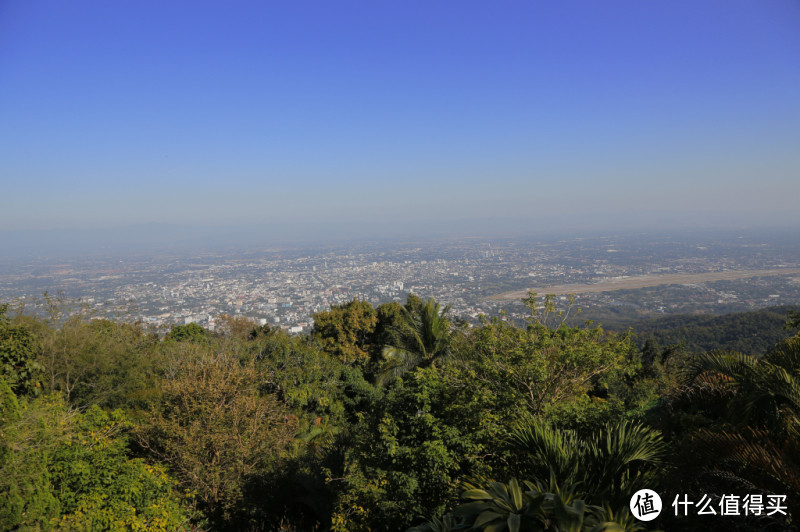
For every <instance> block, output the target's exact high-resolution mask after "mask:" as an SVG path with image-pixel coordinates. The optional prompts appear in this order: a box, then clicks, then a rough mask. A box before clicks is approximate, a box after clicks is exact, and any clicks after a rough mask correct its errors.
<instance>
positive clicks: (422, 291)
mask: <svg viewBox="0 0 800 532" xmlns="http://www.w3.org/2000/svg"><path fill="white" fill-rule="evenodd" d="M798 242H800V239H798V233H797V232H796V231H768V232H765V231H738V232H737V231H733V232H732V231H706V232H681V233H672V234H668V233H646V232H645V233H621V234H613V235H607V236H597V235H595V236H584V237H576V236H572V237H563V236H562V237H551V238H540V239H532V238H528V239H521V238H499V237H496V238H492V239H487V238H485V237H473V238H460V239H456V238H448V239H442V240H428V241H420V240H415V241H412V242H408V241H403V240H393V241H383V242H368V241H356V242H350V243H347V244H339V245H329V246H324V245H323V244H317V245H314V246H310V245H309V246H297V245H295V246H284V247H274V248H272V249H269V248H267V249H260V250H259V249H248V250H241V249H240V250H233V249H228V250H226V251H224V252H221V251H219V250H217V251H206V252H203V253H197V252H195V253H181V254H176V253H174V252H173V253H155V254H149V255H141V254H133V253H129V254H124V255H120V254H116V255H95V256H92V257H72V258H68V259H65V258H64V257H57V258H51V259H49V260H42V259H37V260H35V261H30V260H29V259H28V260H22V259H19V260H15V261H10V260H9V261H3V262H0V298H2V299H3V300H6V301H14V302H16V303H17V304H22V305H24V306H25V307H26V310H28V311H39V312H43V311H44V305H45V301H44V299H43V298H42V295H43V293H44V292H48V294H49V295H50V296H54V297H55V296H56V295H58V294H61V295H62V296H63V297H65V298H67V299H71V300H72V301H73V303H78V300H81V301H82V302H83V303H84V304H85V306H86V311H87V312H89V313H90V315H91V316H93V317H97V318H99V317H105V318H115V319H122V320H126V321H140V322H142V323H144V324H145V325H150V326H152V327H153V328H156V329H161V330H163V331H166V330H167V329H168V328H169V327H170V326H172V325H175V324H187V323H199V324H200V325H202V326H204V327H207V328H210V329H212V330H213V329H214V327H215V323H216V320H217V318H218V317H219V316H220V315H223V314H225V315H230V316H240V317H246V318H250V319H252V320H253V321H255V322H258V323H260V324H267V323H269V324H270V325H274V326H278V327H281V328H283V329H284V330H287V331H289V332H291V333H301V332H306V333H308V332H310V330H311V329H312V327H313V319H312V315H313V314H314V313H315V312H319V311H323V310H328V309H329V308H330V307H331V306H332V305H340V304H343V303H347V302H349V301H351V300H353V299H358V300H365V301H369V302H371V303H372V304H374V305H378V304H380V303H386V302H391V301H397V302H405V300H406V297H407V296H408V294H410V293H413V294H415V295H417V296H421V297H424V298H427V297H433V298H436V299H437V300H439V301H441V302H442V303H443V304H447V305H450V306H451V307H452V311H453V314H454V315H455V316H457V317H459V318H461V319H463V320H466V321H468V322H472V323H476V322H477V321H478V319H479V316H481V315H485V316H499V315H503V316H505V318H506V319H520V320H521V319H522V318H523V317H524V316H525V315H526V313H527V311H526V310H525V308H524V306H523V305H522V303H521V300H522V298H524V297H526V293H527V291H528V290H533V291H535V292H536V293H538V294H539V296H540V297H541V296H544V295H546V294H550V293H552V294H554V295H556V296H558V302H559V306H560V307H562V308H563V309H564V310H567V308H568V307H570V306H573V307H575V308H573V309H571V310H572V311H577V309H578V308H579V309H580V310H581V313H580V314H578V313H577V312H576V314H575V315H574V318H575V319H580V320H584V319H590V318H591V319H595V320H599V321H601V322H611V323H620V322H622V323H624V322H625V320H631V319H634V318H643V317H654V316H659V315H665V314H677V313H711V314H720V313H725V312H733V311H743V310H752V309H756V308H761V307H765V306H769V305H785V304H798V303H800V245H798ZM570 294H572V295H574V296H575V301H574V303H572V305H570V304H569V303H568V302H567V299H568V297H567V296H568V295H570Z"/></svg>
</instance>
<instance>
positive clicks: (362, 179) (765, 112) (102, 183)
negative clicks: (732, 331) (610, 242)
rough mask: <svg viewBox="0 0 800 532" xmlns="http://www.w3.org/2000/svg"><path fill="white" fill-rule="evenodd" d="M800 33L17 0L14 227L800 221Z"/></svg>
mask: <svg viewBox="0 0 800 532" xmlns="http://www.w3.org/2000/svg"><path fill="white" fill-rule="evenodd" d="M798 27H800V4H798V3H796V2H789V1H777V2H770V3H752V2H730V1H724V2H723V1H710V2H703V3H699V4H698V3H696V2H669V3H666V2H665V3H653V2H647V3H643V2H632V1H630V2H619V3H616V4H614V8H613V9H612V8H610V7H609V5H608V4H598V3H593V2H559V3H557V4H532V3H529V2H506V3H501V4H492V5H491V6H489V5H487V4H484V3H478V2H463V3H462V2H460V3H458V4H430V3H421V2H418V3H413V2H412V3H408V2H404V3H402V4H396V5H384V4H374V3H364V2H348V3H337V4H331V3H320V2H307V3H302V2H300V3H291V4H284V3H281V4H275V3H269V4H261V3H255V2H240V3H233V4H231V3H227V4H224V5H222V4H218V3H211V2H191V3H190V2H186V1H176V2H169V3H166V4H165V3H163V2H153V1H143V2H137V3H135V4H130V5H123V4H114V3H111V4H109V3H101V2H92V1H75V2H69V3H48V4H46V5H45V4H37V3H31V2H24V1H22V0H8V1H6V2H3V3H2V4H0V116H2V117H3V118H2V120H0V175H2V176H3V178H2V184H3V189H4V190H3V194H2V196H1V197H0V246H2V247H3V249H4V250H5V251H4V253H8V254H14V253H17V252H19V250H20V249H23V252H24V249H27V250H28V251H30V250H42V249H47V247H48V246H56V247H59V248H65V249H68V248H69V246H70V245H80V247H81V248H83V247H87V246H88V247H87V249H88V248H89V247H91V244H92V238H95V239H99V240H97V241H95V242H94V244H95V247H98V246H100V247H101V246H103V245H107V244H106V242H108V243H113V242H114V241H115V239H117V240H122V241H124V240H125V239H129V240H131V239H132V240H131V241H136V242H142V243H143V245H146V244H147V243H148V241H147V235H146V232H147V231H146V230H144V231H142V230H141V229H139V231H141V232H142V233H143V234H139V235H137V234H136V232H137V228H141V227H143V226H145V227H146V226H147V224H150V227H157V228H161V229H157V230H156V232H159V233H161V232H163V234H155V235H151V237H152V239H151V241H150V243H151V244H152V245H169V243H170V242H169V238H174V239H183V238H185V239H187V240H188V241H187V242H183V243H177V242H176V245H184V244H185V245H193V244H192V243H193V242H197V243H198V245H202V244H204V243H208V242H206V241H205V240H204V238H206V237H209V238H210V241H212V240H213V241H214V242H216V241H223V242H224V239H225V238H234V239H241V240H243V241H244V240H246V239H247V238H252V237H253V236H255V237H259V235H260V236H263V239H264V241H268V240H270V239H271V240H276V239H277V240H280V239H286V240H290V239H300V240H309V241H311V240H313V241H322V240H325V239H346V238H378V237H394V236H404V235H405V236H409V237H411V236H414V235H425V234H433V235H447V234H454V235H455V234H461V235H463V234H467V233H479V234H487V235H488V234H508V233H511V234H520V233H524V232H526V231H528V232H531V233H533V234H536V233H537V232H545V233H548V232H549V233H552V232H554V231H575V232H580V231H583V230H590V231H598V230H609V231H614V230H621V229H647V230H655V229H663V230H667V229H675V228H677V229H686V228H693V227H697V228H737V227H742V228H745V227H786V228H791V227H794V226H800V209H798V208H797V206H796V203H797V198H798V197H800V176H798V169H799V168H800V150H798V149H797V146H800V100H798V98H797V94H798V93H800V32H797V28H798ZM164 227H171V228H172V229H169V230H163V228H164ZM176 227H179V228H182V229H180V230H175V228H176ZM243 228H244V229H243ZM237 231H239V232H240V233H241V234H239V235H238V236H237ZM92 235H94V236H92ZM131 235H133V237H132V236H131ZM26 239H27V240H26ZM84 241H85V242H84ZM120 244H121V245H125V244H124V242H120ZM36 252H37V253H38V252H39V251H36Z"/></svg>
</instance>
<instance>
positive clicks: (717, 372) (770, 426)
mask: <svg viewBox="0 0 800 532" xmlns="http://www.w3.org/2000/svg"><path fill="white" fill-rule="evenodd" d="M689 377H690V381H691V383H692V386H693V387H694V388H695V389H697V388H700V389H705V391H711V392H714V393H716V395H719V396H722V397H724V398H725V400H726V401H727V406H728V408H727V411H728V412H727V413H728V419H729V420H730V421H732V422H734V423H735V424H736V425H739V426H742V425H748V424H752V423H756V424H758V425H761V426H763V427H764V428H766V429H767V430H769V431H770V432H771V433H772V434H773V435H774V436H775V437H776V438H777V439H781V440H783V439H786V438H791V439H793V440H795V441H798V440H800V340H797V339H789V340H786V341H784V342H783V343H782V344H780V345H779V346H778V347H776V348H775V349H773V350H772V351H770V352H769V353H767V354H766V355H764V356H763V357H761V358H754V357H751V356H749V355H743V354H741V353H722V352H715V353H706V354H704V355H702V356H699V357H697V358H696V359H695V360H694V361H693V362H692V363H691V364H690V365H689Z"/></svg>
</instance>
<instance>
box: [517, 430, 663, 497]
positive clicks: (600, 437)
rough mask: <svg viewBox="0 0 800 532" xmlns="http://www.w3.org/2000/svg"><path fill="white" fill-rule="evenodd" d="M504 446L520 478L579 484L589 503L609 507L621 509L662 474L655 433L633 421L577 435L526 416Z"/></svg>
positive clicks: (655, 484)
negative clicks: (509, 449) (513, 455)
mask: <svg viewBox="0 0 800 532" xmlns="http://www.w3.org/2000/svg"><path fill="white" fill-rule="evenodd" d="M510 442H511V446H512V448H513V449H515V450H516V451H517V452H518V453H519V454H518V455H517V459H518V460H519V462H518V464H519V468H520V469H519V471H520V475H523V476H526V477H527V478H534V479H537V480H540V481H543V480H544V479H547V478H550V477H551V476H553V477H554V478H555V479H556V481H557V482H559V483H563V484H565V485H580V486H581V490H582V491H583V492H584V493H586V494H587V497H588V498H589V499H591V500H592V501H593V502H595V503H596V504H605V505H610V506H611V507H613V508H622V507H624V506H625V505H626V504H627V502H628V500H629V498H630V495H631V493H635V492H636V491H638V490H639V489H642V488H651V489H657V488H658V486H659V481H660V478H661V477H662V476H663V474H664V460H665V457H666V451H667V447H666V445H665V444H664V442H663V440H662V437H661V434H660V433H659V432H658V431H655V430H653V429H650V428H647V427H645V426H643V425H641V424H639V423H634V422H629V421H624V422H617V423H614V424H608V425H605V426H604V427H603V428H602V429H600V430H598V431H596V432H594V433H593V434H591V435H589V436H582V435H580V434H579V433H578V432H576V431H574V430H564V429H556V428H555V427H553V426H552V425H551V424H550V423H547V422H545V421H543V420H541V419H535V418H531V419H529V420H527V422H525V423H522V424H520V426H518V427H516V428H515V429H514V430H513V431H512V432H511V436H510Z"/></svg>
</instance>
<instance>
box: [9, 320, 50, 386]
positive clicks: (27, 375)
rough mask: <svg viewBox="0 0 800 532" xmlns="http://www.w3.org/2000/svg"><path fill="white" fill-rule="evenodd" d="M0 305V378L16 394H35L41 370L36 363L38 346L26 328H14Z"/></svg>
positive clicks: (23, 326) (21, 326)
mask: <svg viewBox="0 0 800 532" xmlns="http://www.w3.org/2000/svg"><path fill="white" fill-rule="evenodd" d="M7 311H8V305H0V378H2V379H4V380H5V381H6V383H7V384H8V386H10V387H11V389H12V390H13V391H14V393H15V394H17V395H20V394H30V393H34V392H35V391H36V390H37V388H38V387H39V386H40V384H39V381H38V379H39V378H40V376H41V369H42V367H41V366H40V365H39V364H38V363H37V362H36V356H37V355H38V352H39V349H40V346H39V342H38V341H37V339H36V337H35V336H34V335H33V334H32V333H31V332H30V330H29V329H28V327H26V326H25V325H20V324H13V323H11V321H10V320H9V318H8V316H6V312H7Z"/></svg>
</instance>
